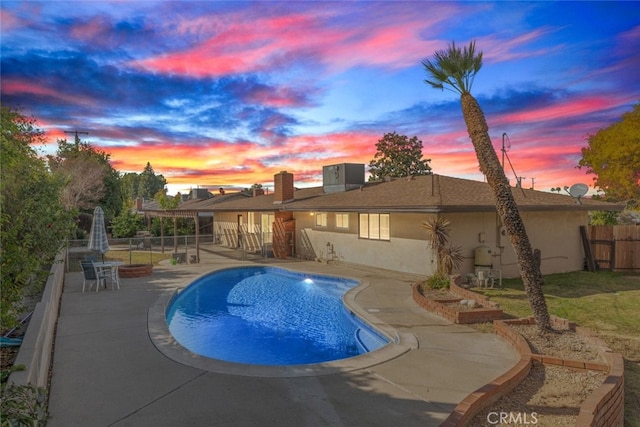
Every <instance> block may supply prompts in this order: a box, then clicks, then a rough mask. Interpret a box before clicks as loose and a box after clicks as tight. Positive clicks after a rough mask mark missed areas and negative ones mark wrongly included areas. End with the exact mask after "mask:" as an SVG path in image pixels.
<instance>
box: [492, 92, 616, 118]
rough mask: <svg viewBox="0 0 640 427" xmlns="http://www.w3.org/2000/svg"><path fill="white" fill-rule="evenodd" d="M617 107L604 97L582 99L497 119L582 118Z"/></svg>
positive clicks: (612, 100) (614, 102)
mask: <svg viewBox="0 0 640 427" xmlns="http://www.w3.org/2000/svg"><path fill="white" fill-rule="evenodd" d="M617 105H618V101H617V100H614V99H610V98H604V97H584V98H578V99H575V100H572V101H567V102H563V103H559V104H554V105H550V106H544V107H540V108H535V109H532V110H530V111H522V112H518V113H511V114H505V115H503V116H501V117H500V118H499V120H500V121H501V122H503V123H511V122H514V123H518V122H519V123H522V122H529V123H531V122H542V121H547V120H558V119H561V118H567V117H575V116H582V115H585V114H589V113H593V112H597V111H601V110H604V109H608V108H611V107H615V106H617Z"/></svg>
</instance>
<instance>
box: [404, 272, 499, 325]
mask: <svg viewBox="0 0 640 427" xmlns="http://www.w3.org/2000/svg"><path fill="white" fill-rule="evenodd" d="M459 281H460V276H459V275H456V276H453V277H452V279H451V281H450V283H449V292H450V293H451V294H453V295H455V296H456V297H457V298H455V299H430V298H426V297H425V296H424V295H422V292H420V284H419V283H414V284H413V286H412V294H413V300H414V301H415V302H416V303H417V304H418V305H419V306H420V307H422V308H424V309H425V310H428V311H430V312H433V313H435V314H437V315H438V316H441V317H444V318H445V319H447V320H449V321H450V322H453V323H458V324H469V323H481V322H492V321H494V320H497V319H502V316H503V312H502V309H500V306H499V305H498V304H496V303H494V302H493V301H491V300H489V298H487V297H485V296H484V295H481V294H477V293H475V292H473V291H469V290H467V289H464V288H462V287H460V286H459V285H458V283H457V282H459ZM463 299H467V300H470V299H473V300H475V301H477V302H478V304H480V305H481V306H482V308H474V309H471V310H466V311H460V310H456V309H454V308H452V307H449V306H448V305H447V304H448V303H452V302H459V301H461V300H463Z"/></svg>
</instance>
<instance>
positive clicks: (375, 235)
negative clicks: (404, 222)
mask: <svg viewBox="0 0 640 427" xmlns="http://www.w3.org/2000/svg"><path fill="white" fill-rule="evenodd" d="M358 237H359V238H360V239H367V240H381V241H385V242H388V241H389V240H391V216H390V214H388V213H368V212H361V213H360V214H359V215H358Z"/></svg>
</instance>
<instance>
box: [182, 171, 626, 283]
mask: <svg viewBox="0 0 640 427" xmlns="http://www.w3.org/2000/svg"><path fill="white" fill-rule="evenodd" d="M512 191H513V195H514V198H515V200H516V203H517V205H518V208H519V210H520V215H521V217H522V219H523V222H524V224H525V227H526V229H527V234H528V236H529V239H530V242H531V244H532V247H533V248H534V249H538V250H540V254H541V269H542V273H543V274H551V273H560V272H568V271H576V270H581V269H583V266H584V250H583V242H582V239H581V234H580V227H581V226H586V225H588V222H589V217H588V212H589V211H593V210H614V211H616V210H617V211H619V210H621V209H622V208H623V207H622V206H620V205H615V204H610V203H606V202H601V201H598V200H592V199H581V200H575V199H574V198H572V197H571V196H569V195H561V194H554V193H547V192H541V191H536V190H531V189H522V188H516V187H514V188H512ZM214 199H216V197H214V198H213V199H210V200H211V201H209V204H208V205H207V206H205V205H204V203H199V204H195V203H194V204H193V205H192V206H191V209H194V210H195V211H197V212H199V215H202V214H203V213H204V212H210V213H211V214H212V215H213V228H214V234H216V235H217V236H218V238H219V240H218V241H219V243H220V244H222V245H225V246H229V247H243V248H244V249H245V250H250V251H260V250H265V249H266V250H268V251H273V253H274V255H275V256H279V257H286V256H295V257H300V258H306V259H317V260H320V261H324V262H329V261H332V260H335V261H343V262H348V263H353V264H363V265H368V266H375V267H380V268H385V269H390V270H396V271H402V272H407V273H412V274H420V275H431V274H433V273H434V272H435V269H436V259H435V254H434V251H433V250H432V249H431V248H430V247H429V244H428V243H427V233H426V231H425V230H424V228H422V227H421V224H422V223H423V222H424V221H427V220H428V219H430V218H433V217H437V216H444V217H446V218H447V219H449V220H450V222H451V225H452V232H451V234H450V239H449V243H452V244H457V245H460V246H462V248H463V254H464V263H463V265H462V267H461V268H460V270H459V273H461V274H463V275H464V274H468V273H477V272H478V271H479V270H486V274H488V273H489V270H491V273H492V274H495V275H501V276H502V277H516V276H519V274H520V272H519V268H518V264H517V262H516V258H515V253H514V251H513V249H512V247H511V243H510V241H509V236H508V235H507V234H506V232H505V230H504V228H503V227H502V225H501V223H500V218H499V216H498V214H497V212H496V208H495V203H494V201H493V195H492V192H491V189H490V188H489V185H488V184H486V183H484V182H478V181H472V180H466V179H460V178H453V177H448V176H443V175H435V174H434V175H424V176H415V177H409V178H396V179H387V180H384V181H380V182H365V171H364V165H363V164H352V163H346V164H340V165H331V166H325V167H324V168H323V185H322V186H319V187H313V188H301V189H296V188H295V185H294V177H293V174H291V173H288V172H286V171H282V172H280V173H278V174H276V175H274V191H273V192H272V193H271V194H264V192H263V191H256V192H254V194H253V195H245V196H243V197H234V198H228V199H226V200H219V201H216V202H212V200H214ZM182 208H183V206H181V207H180V208H179V210H178V211H180V210H182Z"/></svg>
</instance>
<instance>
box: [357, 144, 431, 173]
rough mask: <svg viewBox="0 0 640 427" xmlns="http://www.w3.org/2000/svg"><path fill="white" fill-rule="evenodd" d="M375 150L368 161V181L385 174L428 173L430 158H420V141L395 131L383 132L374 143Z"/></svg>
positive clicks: (429, 170)
mask: <svg viewBox="0 0 640 427" xmlns="http://www.w3.org/2000/svg"><path fill="white" fill-rule="evenodd" d="M376 149H377V152H376V154H375V155H374V156H373V160H371V162H369V173H370V174H371V177H370V178H369V180H370V181H379V180H381V179H384V178H385V177H387V176H390V177H394V178H402V177H405V176H412V175H430V174H431V167H430V166H429V162H430V161H431V159H423V158H422V141H420V140H419V139H418V138H417V137H415V136H414V137H412V138H411V139H409V138H408V137H407V136H406V135H398V134H397V133H395V132H392V133H387V134H385V135H384V136H383V137H382V139H380V140H379V141H378V143H377V144H376Z"/></svg>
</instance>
